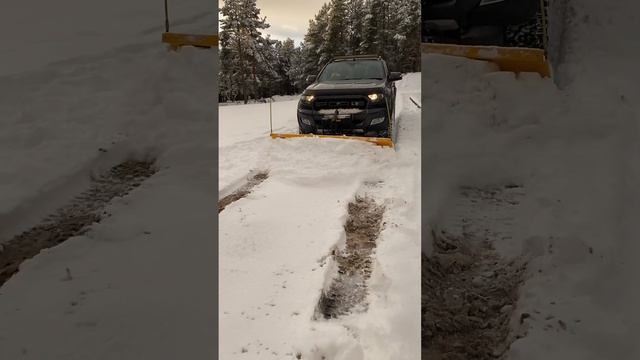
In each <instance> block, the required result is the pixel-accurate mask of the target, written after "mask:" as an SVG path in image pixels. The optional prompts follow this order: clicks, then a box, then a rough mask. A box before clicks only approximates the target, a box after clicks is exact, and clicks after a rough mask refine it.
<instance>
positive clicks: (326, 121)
mask: <svg viewBox="0 0 640 360" xmlns="http://www.w3.org/2000/svg"><path fill="white" fill-rule="evenodd" d="M335 110H337V113H336V111H335ZM298 125H299V127H300V132H301V133H303V134H318V135H353V136H375V137H388V136H389V113H388V111H387V108H386V107H375V108H368V107H367V108H364V109H357V110H356V109H320V110H318V109H313V108H312V109H308V108H307V109H304V108H301V107H300V106H299V107H298Z"/></svg>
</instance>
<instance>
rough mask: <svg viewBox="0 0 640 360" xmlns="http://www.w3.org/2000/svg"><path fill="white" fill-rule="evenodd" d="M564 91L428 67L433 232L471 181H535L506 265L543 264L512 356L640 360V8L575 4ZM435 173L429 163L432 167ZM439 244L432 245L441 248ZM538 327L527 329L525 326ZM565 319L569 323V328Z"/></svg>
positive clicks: (466, 65)
mask: <svg viewBox="0 0 640 360" xmlns="http://www.w3.org/2000/svg"><path fill="white" fill-rule="evenodd" d="M568 4H569V5H568V6H567V11H566V13H565V14H566V16H567V17H566V21H559V20H558V19H555V20H554V24H552V26H563V27H564V30H563V31H560V30H557V29H554V32H553V34H554V41H560V42H561V44H552V45H555V46H561V49H558V48H557V47H556V48H555V50H554V51H556V53H555V55H554V59H556V61H560V62H559V63H556V64H554V65H555V66H554V67H555V69H556V74H555V76H556V79H557V80H558V81H559V83H560V88H559V87H558V86H556V85H555V84H554V83H553V82H552V81H551V80H549V79H544V80H543V79H540V78H539V77H538V76H537V75H536V74H521V76H519V77H516V76H515V75H514V74H511V73H503V72H499V71H497V70H496V68H494V67H493V66H492V65H490V64H488V63H484V62H478V61H471V60H467V59H461V58H453V57H444V56H436V55H426V56H424V57H423V64H422V69H423V92H422V97H423V100H422V101H423V102H422V104H423V109H425V110H424V113H423V116H424V118H423V119H424V120H423V126H426V127H427V131H426V133H427V134H428V135H427V137H426V138H423V139H422V142H423V147H424V152H423V156H425V157H426V158H425V159H424V162H423V164H426V167H427V169H426V171H425V173H426V174H427V177H426V178H424V179H423V186H424V189H425V191H426V194H425V195H426V197H427V199H428V201H427V204H426V208H423V209H422V211H423V214H422V216H423V222H424V223H423V226H425V227H424V228H423V231H425V232H426V231H429V228H430V227H431V226H433V225H436V224H438V222H439V221H440V220H439V214H441V213H442V212H443V211H445V210H444V209H443V208H442V204H444V203H446V202H445V200H446V198H447V197H448V196H450V195H451V194H452V191H453V190H455V188H456V187H457V186H459V185H500V184H505V183H507V182H515V183H519V184H521V185H523V189H524V191H525V193H526V196H525V198H524V200H523V202H522V203H521V204H520V205H519V208H518V210H517V214H514V217H515V218H516V219H517V221H516V223H515V224H514V229H513V230H514V237H513V239H512V240H510V241H504V242H500V243H498V244H497V247H498V250H499V251H500V252H501V253H502V254H503V255H504V256H506V257H513V256H519V255H522V256H525V257H526V258H528V259H530V262H529V265H528V275H527V278H526V281H525V283H524V284H523V286H522V288H521V291H520V300H519V303H518V307H517V310H516V314H515V317H516V318H514V328H515V329H516V331H518V332H521V331H522V330H525V331H526V336H525V337H523V338H521V339H519V340H517V341H516V342H515V343H514V344H513V345H512V346H511V349H510V351H509V353H508V359H512V360H521V359H522V360H537V359H563V360H567V359H571V360H573V359H576V360H578V359H580V360H596V359H623V360H632V359H638V358H640V345H639V344H638V342H637V334H638V333H639V331H640V313H638V311H637V304H638V303H640V290H638V287H637V286H635V284H636V283H637V274H638V273H640V265H639V263H638V261H637V258H638V254H639V252H640V245H639V244H640V243H639V242H638V241H637V236H638V233H640V228H639V227H640V225H639V224H638V222H637V219H636V217H637V214H638V212H639V210H640V209H639V206H640V191H639V190H638V186H637V184H638V183H640V163H639V162H638V155H640V148H639V147H640V132H639V131H638V130H639V129H638V124H639V122H640V105H639V100H640V98H639V94H640V91H639V90H640V82H639V81H638V78H637V76H635V77H634V76H633V75H634V74H637V73H638V69H637V64H638V63H639V62H640V42H637V41H633V40H632V39H630V38H629V37H626V36H621V34H627V33H630V32H633V29H635V28H636V27H637V19H638V13H639V12H640V6H639V5H638V3H637V2H634V1H630V0H626V1H618V2H616V3H615V4H613V3H610V2H601V1H596V0H584V1H580V2H578V1H569V2H568ZM423 166H425V165H423ZM430 245H431V244H430V243H429V239H428V238H426V239H425V242H424V243H423V244H422V246H423V249H425V251H427V252H428V250H429V249H430ZM522 313H528V314H530V315H531V317H530V318H528V319H526V320H525V321H524V324H523V325H522V326H519V325H518V323H519V316H520V314H522ZM560 322H562V323H560Z"/></svg>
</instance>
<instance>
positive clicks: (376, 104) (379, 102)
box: [298, 55, 402, 137]
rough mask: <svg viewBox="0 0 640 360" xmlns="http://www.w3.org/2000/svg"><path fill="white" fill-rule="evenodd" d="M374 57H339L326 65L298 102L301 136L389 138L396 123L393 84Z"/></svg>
mask: <svg viewBox="0 0 640 360" xmlns="http://www.w3.org/2000/svg"><path fill="white" fill-rule="evenodd" d="M400 79H402V74H401V73H398V72H389V70H388V68H387V64H386V62H385V61H384V60H383V59H382V58H381V57H379V56H376V55H358V56H340V57H335V58H333V59H332V60H331V61H329V63H327V64H326V65H325V66H324V67H323V68H322V70H321V71H320V74H318V75H317V76H316V75H311V76H309V77H307V81H308V82H312V84H311V85H309V86H308V87H307V88H306V89H305V90H304V92H303V93H302V97H301V98H300V101H299V102H298V125H299V128H300V133H301V134H320V135H352V136H375V137H391V136H392V128H393V125H394V119H395V99H396V86H395V84H394V82H395V81H398V80H400Z"/></svg>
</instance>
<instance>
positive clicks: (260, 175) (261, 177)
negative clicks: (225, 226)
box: [218, 171, 269, 214]
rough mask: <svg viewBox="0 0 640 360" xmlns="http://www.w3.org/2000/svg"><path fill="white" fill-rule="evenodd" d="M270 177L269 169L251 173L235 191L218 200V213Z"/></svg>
mask: <svg viewBox="0 0 640 360" xmlns="http://www.w3.org/2000/svg"><path fill="white" fill-rule="evenodd" d="M268 177H269V172H268V171H258V172H256V173H255V174H253V175H249V178H248V180H247V182H246V183H245V184H244V185H242V186H241V187H240V188H239V189H237V190H236V191H234V192H233V193H231V194H229V195H227V196H225V197H223V198H222V199H220V200H218V214H220V213H221V212H222V210H224V209H225V208H226V207H227V206H229V205H230V204H231V203H234V202H236V201H238V200H240V199H242V198H243V197H245V196H247V195H249V194H250V193H251V191H252V190H253V188H254V187H256V186H257V185H259V184H260V183H262V182H263V181H265V180H266V179H267V178H268Z"/></svg>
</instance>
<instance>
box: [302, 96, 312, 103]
mask: <svg viewBox="0 0 640 360" xmlns="http://www.w3.org/2000/svg"><path fill="white" fill-rule="evenodd" d="M313 99H315V96H313V95H302V101H305V102H312V101H313Z"/></svg>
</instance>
